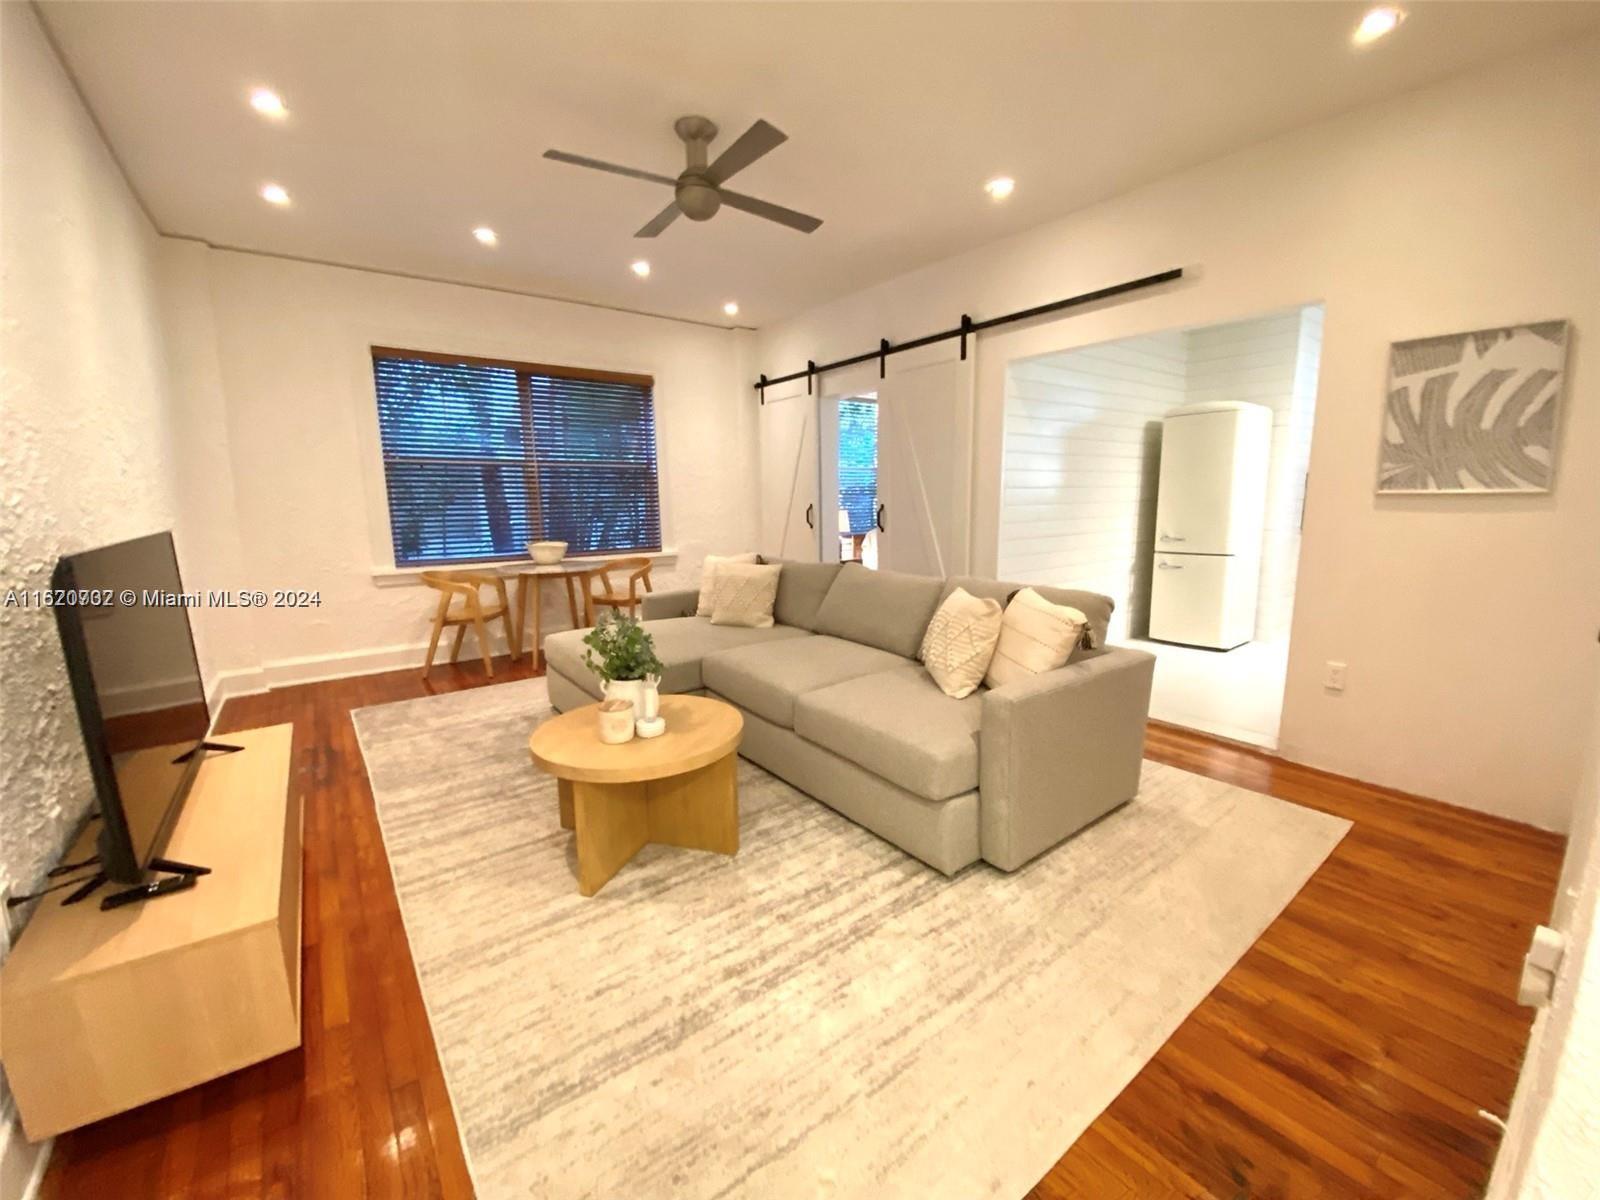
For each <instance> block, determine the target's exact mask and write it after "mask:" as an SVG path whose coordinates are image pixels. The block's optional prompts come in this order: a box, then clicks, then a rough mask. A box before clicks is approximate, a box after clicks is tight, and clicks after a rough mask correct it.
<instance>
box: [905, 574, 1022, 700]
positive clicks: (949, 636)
mask: <svg viewBox="0 0 1600 1200" xmlns="http://www.w3.org/2000/svg"><path fill="white" fill-rule="evenodd" d="M1001 613H1002V609H1001V608H1000V602H999V601H998V600H980V599H978V597H976V596H974V595H973V594H972V593H971V592H969V591H967V590H966V588H959V587H958V588H957V589H956V590H955V591H953V592H951V593H950V594H949V595H948V596H946V597H945V601H944V603H943V604H941V605H940V606H939V611H938V612H936V613H934V614H933V620H931V621H929V622H928V632H927V633H925V634H923V635H922V650H921V651H920V653H919V654H918V655H917V657H918V658H920V659H922V662H923V665H924V666H926V667H927V668H928V674H929V675H932V676H933V681H934V682H935V683H937V684H938V685H939V690H940V691H941V692H943V693H944V694H945V695H946V696H949V697H951V698H952V699H955V700H960V699H962V698H963V697H965V696H970V695H972V693H973V692H975V691H977V689H978V685H979V684H980V683H982V682H983V675H984V672H985V671H987V670H988V669H989V660H990V659H992V658H993V657H994V647H995V643H996V642H998V641H999V640H1000V622H1001V619H1002V618H1001Z"/></svg>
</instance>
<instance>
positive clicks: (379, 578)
mask: <svg viewBox="0 0 1600 1200" xmlns="http://www.w3.org/2000/svg"><path fill="white" fill-rule="evenodd" d="M586 558H587V556H585V558H569V559H567V560H566V561H567V562H569V563H579V562H583V561H586ZM618 558H648V559H649V560H650V561H651V562H652V563H654V564H660V563H672V562H677V561H678V551H677V549H676V548H674V547H672V546H668V547H667V548H666V549H664V550H656V551H654V552H651V553H646V554H642V555H641V554H630V553H627V552H625V551H618V552H617V553H615V554H596V555H594V556H593V560H592V561H594V562H595V563H596V564H599V563H603V562H608V561H611V560H613V559H618ZM533 565H534V564H533V559H531V558H504V559H497V560H494V561H492V562H470V563H441V564H439V565H438V566H436V567H435V566H428V567H394V566H388V567H373V568H372V582H373V583H374V584H375V585H376V586H378V587H414V586H417V585H419V584H421V582H422V573H423V572H424V571H495V572H497V573H499V574H501V575H507V576H511V575H515V574H516V572H518V571H520V570H523V569H524V568H527V567H531V566H533Z"/></svg>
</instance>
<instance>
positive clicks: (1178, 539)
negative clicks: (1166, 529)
mask: <svg viewBox="0 0 1600 1200" xmlns="http://www.w3.org/2000/svg"><path fill="white" fill-rule="evenodd" d="M1161 540H1162V541H1163V542H1187V541H1188V540H1189V539H1188V538H1185V537H1174V536H1173V535H1172V534H1170V533H1163V534H1162V535H1161Z"/></svg>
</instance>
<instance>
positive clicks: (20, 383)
mask: <svg viewBox="0 0 1600 1200" xmlns="http://www.w3.org/2000/svg"><path fill="white" fill-rule="evenodd" d="M0 21H3V22H4V24H3V25H0V52H3V55H4V58H3V62H4V67H3V69H0V89H3V90H0V111H3V113H4V118H5V119H4V120H3V121H0V162H3V164H4V166H3V169H0V212H3V214H4V220H3V222H0V271H3V279H0V314H3V315H0V414H3V422H4V424H3V434H0V480H3V481H4V491H3V495H4V506H5V512H4V519H3V520H0V563H3V564H4V568H5V586H6V587H7V588H43V587H46V586H47V585H48V583H49V577H50V570H51V568H52V567H53V566H54V565H55V560H56V558H57V556H58V555H60V554H63V553H66V552H70V551H74V550H83V549H87V548H89V547H91V546H95V545H100V544H102V543H105V542H112V541H117V540H120V539H123V538H129V537H137V536H139V535H141V534H146V533H152V532H155V531H157V530H160V529H165V528H168V527H169V526H171V525H172V523H173V518H174V513H175V507H176V505H175V495H176V492H175V486H174V483H173V469H172V467H173V455H174V449H173V436H174V433H173V428H172V415H171V410H170V407H169V405H168V402H167V377H166V362H165V347H164V344H163V335H162V327H161V319H160V304H159V300H158V297H157V267H156V262H157V254H158V239H157V237H156V234H155V231H154V230H153V229H152V228H151V227H150V224H149V222H148V221H146V220H145V217H144V215H143V214H142V213H141V212H140V211H139V209H138V207H137V205H136V204H135V203H134V201H133V198H132V196H131V195H130V194H129V193H128V191H127V188H126V186H125V185H124V183H123V180H122V177H121V175H120V174H119V173H118V171H117V169H116V166H115V164H114V163H113V162H112V161H111V158H110V155H109V154H108V153H107V151H106V149H105V146H104V144H103V143H102V142H101V141H100V139H99V137H98V135H97V134H96V132H95V130H94V127H93V125H92V124H91V123H90V121H89V118H88V115H87V114H86V113H85V112H84V111H83V108H82V106H81V105H80V104H79V102H78V99H77V96H76V94H75V93H74V92H73V91H72V88H71V86H70V85H69V84H68V82H67V80H66V77H65V75H64V74H63V73H62V71H61V69H60V67H59V64H58V63H57V62H56V60H55V56H54V54H53V53H52V51H51V50H50V48H49V45H48V44H47V43H46V42H45V40H44V36H43V34H42V33H41V31H40V29H39V26H38V23H37V19H36V18H35V16H34V13H33V10H32V8H31V7H29V6H27V5H22V4H5V5H0ZM23 114H26V116H25V117H24V116H23ZM0 670H3V671H4V673H5V683H4V688H3V690H0V696H3V700H4V716H3V717H0V725H3V728H4V729H5V737H4V738H0V755H3V761H4V766H3V768H0V806H3V812H0V838H3V839H4V842H3V847H0V874H3V876H4V878H5V879H8V880H10V881H12V882H13V883H14V884H16V885H17V887H18V889H19V890H21V889H25V888H26V887H28V886H29V885H30V884H32V883H33V882H34V881H35V879H36V877H37V875H38V874H39V872H41V871H42V870H44V869H45V868H46V867H48V866H50V865H51V864H52V863H53V862H54V861H55V859H56V857H57V855H58V854H59V853H60V851H61V850H62V848H63V846H64V843H65V841H66V840H67V838H68V837H69V836H70V835H71V834H72V832H73V831H74V830H75V829H76V827H77V825H78V824H79V822H80V821H81V820H82V818H83V815H84V813H85V811H86V810H87V808H88V806H89V804H90V802H91V801H92V798H93V791H92V785H91V783H90V780H89V773H88V766H87V764H86V762H85V760H84V754H83V742H82V739H81V738H80V737H79V734H78V723H77V715H76V713H75V712H74V710H73V707H72V697H71V691H70V689H69V687H68V684H67V678H66V669H65V667H64V666H63V663H62V658H61V646H60V642H59V640H58V638H57V635H56V628H55V619H54V617H53V616H52V614H51V613H50V612H48V611H40V610H38V609H22V608H11V607H0ZM58 808H59V813H57V812H56V810H57V809H58ZM52 814H55V815H52Z"/></svg>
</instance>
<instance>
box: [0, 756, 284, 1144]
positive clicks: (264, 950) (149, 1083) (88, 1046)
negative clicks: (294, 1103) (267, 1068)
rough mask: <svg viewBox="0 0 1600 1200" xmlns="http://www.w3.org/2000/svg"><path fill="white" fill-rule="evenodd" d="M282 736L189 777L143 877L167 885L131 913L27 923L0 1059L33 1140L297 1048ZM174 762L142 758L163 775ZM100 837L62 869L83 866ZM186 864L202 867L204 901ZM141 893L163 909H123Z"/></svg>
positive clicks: (68, 910) (107, 903) (42, 912)
mask: <svg viewBox="0 0 1600 1200" xmlns="http://www.w3.org/2000/svg"><path fill="white" fill-rule="evenodd" d="M293 738H294V727H293V726H292V725H276V726H273V727H271V728H268V729H255V730H250V731H249V732H246V733H240V734H235V735H231V739H230V740H231V741H233V742H236V743H238V744H239V746H240V747H241V748H244V749H248V750H249V753H248V754H225V755H214V756H213V755H207V756H206V757H205V759H204V760H203V761H202V762H201V763H199V765H198V766H197V767H196V770H195V777H194V783H193V786H192V787H191V789H190V792H189V796H188V799H187V800H186V801H185V802H184V806H183V809H182V811H180V812H179V814H178V818H177V820H176V822H174V824H173V828H172V833H171V836H170V837H169V838H168V840H167V846H166V849H167V850H168V852H169V853H170V854H171V855H172V857H171V858H169V859H153V860H152V861H151V863H150V867H151V869H152V870H154V871H158V872H162V873H164V875H165V877H164V878H158V879H155V880H153V881H151V882H150V883H147V884H146V885H145V886H144V887H143V888H134V889H131V890H132V891H133V892H134V893H135V894H134V895H132V896H129V897H128V898H127V899H123V898H122V897H123V896H125V895H126V892H117V893H113V894H112V895H110V896H108V897H106V899H105V900H104V901H102V903H101V904H99V905H90V904H77V905H72V906H70V907H64V906H62V905H60V904H52V903H44V904H41V905H39V906H38V907H37V908H36V909H35V910H34V913H33V917H32V919H31V920H30V921H29V923H28V926H27V928H25V929H24V930H23V931H22V936H21V937H20V938H18V939H17V944H16V946H15V947H14V948H13V949H12V952H11V956H10V958H8V959H7V960H6V963H5V967H4V969H3V970H0V1008H3V1010H4V1012H5V1020H4V1021H3V1022H0V1058H3V1059H4V1062H5V1069H6V1077H7V1078H8V1079H9V1081H10V1084H11V1091H12V1094H13V1096H14V1097H15V1099H16V1102H17V1108H18V1110H19V1111H20V1113H21V1115H22V1126H23V1129H24V1130H25V1131H26V1133H27V1135H28V1137H29V1139H30V1140H33V1141H37V1140H39V1139H41V1138H46V1137H50V1136H52V1135H54V1134H57V1133H61V1132H62V1131H64V1130H67V1129H74V1128H76V1127H78V1126H80V1125H86V1124H88V1123H89V1122H91V1121H98V1120H100V1119H101V1118H103V1117H108V1116H111V1115H112V1114H113V1113H119V1112H123V1111H124V1110H126V1109H130V1108H134V1107H137V1106H138V1105H141V1104H146V1103H148V1102H150V1101H151V1100H155V1099H158V1098H159V1097H161V1096H169V1095H171V1094H172V1093H174V1092H180V1091H183V1090H184V1089H186V1088H191V1087H194V1086H195V1085H196V1084H199V1083H204V1082H206V1081H207V1080H211V1079H215V1078H217V1077H218V1076H220V1075H226V1074H227V1073H229V1072H230V1071H237V1070H238V1069H239V1068H241V1067H247V1066H249V1065H250V1064H252V1063H256V1062H260V1061H262V1060H263V1059H267V1058H271V1057H273V1056H274V1055H278V1054H282V1053H284V1052H285V1051H288V1050H293V1049H294V1048H295V1047H296V1046H298V1045H299V1044H300V955H301V945H300V909H301V893H300V884H301V841H300V831H301V803H300V798H299V795H298V794H291V792H290V786H289V785H290V769H289V768H290V761H291V755H292V750H293ZM178 749H180V748H175V747H163V748H159V749H156V750H151V751H140V752H137V753H150V754H162V755H165V756H166V757H165V758H163V759H162V760H161V761H162V762H170V761H171V756H172V755H173V754H174V753H176V752H177V750H178ZM129 815H130V817H132V818H134V819H138V817H137V815H136V814H134V813H132V812H130V814H129ZM96 832H97V831H96V830H95V829H94V828H93V827H92V826H91V827H90V828H88V829H86V830H85V831H84V834H83V835H82V840H81V841H80V842H79V843H78V844H77V845H76V846H74V847H73V848H72V850H70V851H69V852H68V857H67V861H69V862H76V861H78V860H80V859H84V858H89V857H92V855H93V853H94V838H95V833H96ZM196 863H205V864H207V866H208V867H209V868H211V869H212V870H211V878H210V879H208V880H206V884H205V886H204V887H199V888H197V887H195V886H194V885H195V881H196V880H197V879H198V878H199V876H200V875H201V874H202V873H204V872H206V870H207V867H199V866H195V865H194V864H196ZM85 865H87V864H85ZM140 893H143V894H140ZM152 894H154V895H160V896H163V897H165V898H164V899H163V900H162V901H161V903H159V904H137V903H134V902H133V901H134V900H139V899H147V898H149V897H150V895H152Z"/></svg>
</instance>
